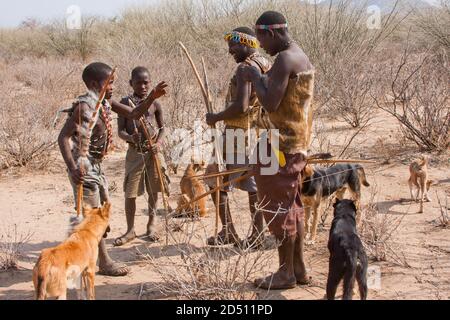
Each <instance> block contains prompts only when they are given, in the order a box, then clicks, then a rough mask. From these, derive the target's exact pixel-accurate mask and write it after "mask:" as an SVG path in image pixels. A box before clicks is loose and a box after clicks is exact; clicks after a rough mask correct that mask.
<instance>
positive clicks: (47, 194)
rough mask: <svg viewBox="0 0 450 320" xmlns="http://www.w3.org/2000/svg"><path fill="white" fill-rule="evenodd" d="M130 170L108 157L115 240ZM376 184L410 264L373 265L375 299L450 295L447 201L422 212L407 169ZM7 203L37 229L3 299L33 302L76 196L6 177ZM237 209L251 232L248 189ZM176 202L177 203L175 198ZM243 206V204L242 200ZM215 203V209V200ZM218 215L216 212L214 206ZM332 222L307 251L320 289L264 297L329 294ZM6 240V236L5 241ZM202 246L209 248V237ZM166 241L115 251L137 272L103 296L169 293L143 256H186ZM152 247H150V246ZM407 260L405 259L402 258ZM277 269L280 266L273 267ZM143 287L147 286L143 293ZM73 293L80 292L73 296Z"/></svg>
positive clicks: (375, 178)
mask: <svg viewBox="0 0 450 320" xmlns="http://www.w3.org/2000/svg"><path fill="white" fill-rule="evenodd" d="M122 167H123V154H116V155H113V156H111V157H110V158H109V159H108V160H107V161H106V162H105V168H106V171H107V175H108V176H109V177H110V183H111V184H112V185H115V186H116V190H114V191H113V192H112V203H113V208H114V214H113V217H112V221H111V225H112V228H113V232H112V234H111V237H110V239H109V240H108V244H109V246H111V245H112V241H113V240H112V239H114V237H117V236H119V235H120V234H121V233H122V232H123V231H124V230H125V217H124V214H123V209H122V206H123V199H122V192H121V190H122V187H121V186H122V174H123V173H122V172H123V170H122ZM367 171H368V177H369V181H370V182H371V183H372V184H373V185H376V186H377V187H378V188H379V193H378V197H377V199H376V201H377V202H378V206H379V208H380V209H381V214H382V213H383V211H384V214H389V215H403V214H406V215H405V216H404V218H403V221H402V224H401V226H400V227H399V228H398V229H397V231H396V233H395V235H394V238H395V243H396V244H397V245H396V247H398V252H397V253H398V256H399V257H403V256H404V260H405V261H406V263H407V264H408V265H409V267H406V266H401V265H400V264H401V263H394V262H395V261H390V262H382V263H371V266H372V267H378V268H379V270H380V271H381V287H380V288H379V289H378V290H371V291H370V295H369V297H370V299H405V298H407V299H438V298H440V299H449V298H450V230H449V229H442V228H439V227H437V226H436V225H437V219H438V217H439V206H438V204H437V201H436V194H435V192H433V193H432V199H433V202H432V203H429V204H426V212H425V214H416V213H415V212H417V210H418V205H417V204H410V203H403V204H402V203H401V202H400V201H398V199H401V198H407V196H408V193H409V192H408V189H407V187H406V185H405V183H404V182H405V181H406V179H407V174H406V173H407V166H405V165H390V166H385V167H381V168H380V167H372V168H370V167H369V168H368V170H367ZM431 172H432V176H433V177H435V178H438V177H440V179H439V180H440V183H439V185H438V186H436V187H435V191H438V193H439V194H440V195H445V194H447V195H449V193H450V182H449V179H448V171H446V170H444V169H436V168H433V169H432V170H431ZM172 180H173V181H172V183H173V185H172V189H173V190H177V188H176V186H177V185H178V182H179V177H176V178H173V179H172ZM0 190H1V192H0V203H2V209H1V212H0V219H1V220H2V227H3V229H5V228H6V229H8V228H9V230H11V226H12V225H14V224H16V225H17V230H18V233H19V234H27V233H32V236H31V239H30V241H29V242H28V243H27V244H26V245H25V246H24V247H23V248H22V252H23V256H22V258H21V259H20V270H18V271H9V272H0V299H32V298H33V286H32V282H31V269H32V267H33V265H34V263H35V261H36V259H37V257H38V256H39V254H40V251H41V250H42V249H43V248H47V247H51V246H54V245H56V244H58V243H59V242H60V241H61V240H63V239H64V237H65V234H66V230H67V224H68V219H69V215H70V214H71V213H72V209H71V207H72V202H71V201H72V194H71V190H70V188H69V184H68V181H67V178H66V176H65V175H63V174H47V175H38V176H33V177H31V176H29V175H26V176H23V177H4V178H2V179H1V180H0ZM368 194H369V192H368V191H367V189H366V191H365V192H364V197H363V202H364V201H367V197H368ZM233 199H234V201H232V203H233V207H232V210H233V211H232V212H233V214H234V216H236V217H237V218H236V220H237V221H240V224H239V225H240V229H239V232H240V233H241V234H244V233H246V230H247V228H248V226H249V222H250V221H249V217H248V214H247V211H246V210H245V207H246V205H247V204H246V197H245V194H243V193H240V192H238V193H236V194H235V195H234V196H233ZM173 200H176V199H172V204H173V205H174V206H175V203H174V201H173ZM237 203H240V205H239V206H240V207H239V208H237V207H236V204H237ZM208 205H209V207H210V208H213V206H212V203H211V202H209V204H208ZM211 211H212V212H213V210H211ZM146 220H147V217H146V212H145V199H143V198H141V199H139V201H138V217H137V220H136V225H137V232H138V233H141V234H143V233H144V231H145V225H146ZM195 223H199V224H201V225H204V226H205V227H206V230H212V228H213V224H214V218H213V217H212V216H210V217H208V218H206V219H204V220H203V221H201V222H195ZM329 225H330V219H328V220H327V223H326V225H325V230H323V231H321V232H320V234H319V240H318V242H317V243H316V244H315V245H314V246H311V247H308V248H307V249H306V259H307V266H308V268H309V270H310V274H311V276H312V277H313V279H314V286H312V287H307V288H296V289H293V290H287V291H282V292H271V293H269V294H268V295H267V294H266V293H265V292H262V291H261V292H259V295H260V296H261V297H266V296H267V297H269V298H272V299H321V298H322V297H323V296H324V294H325V285H326V277H327V268H328V251H327V249H326V241H327V238H328V228H329ZM158 230H159V232H160V233H161V234H163V231H164V229H163V223H162V221H160V222H159V223H158ZM2 241H4V240H3V239H2ZM195 245H197V246H199V247H201V246H203V245H204V239H203V243H202V241H201V240H199V241H197V242H196V243H195ZM163 248H164V243H163V242H161V243H158V244H152V245H148V244H147V243H145V242H143V241H141V240H137V241H136V242H133V243H131V244H129V245H127V246H125V247H122V248H113V249H112V250H111V253H112V255H113V257H114V258H116V259H118V260H121V261H124V262H126V263H127V264H128V265H129V266H130V267H131V270H132V273H131V274H130V275H129V276H127V277H124V278H107V277H102V276H98V277H97V278H96V287H97V298H98V299H137V298H138V297H139V295H140V293H141V294H142V292H144V294H143V295H142V297H141V298H142V299H160V298H161V299H162V298H164V297H163V296H162V295H161V294H160V293H159V292H158V290H156V288H155V284H156V283H158V281H161V279H160V278H159V277H158V274H157V273H156V272H155V271H154V270H153V268H152V267H151V266H150V265H149V264H148V263H146V262H145V261H142V258H141V257H140V256H139V255H138V254H137V249H139V250H140V251H141V252H143V251H145V252H149V253H150V254H151V255H152V256H153V257H154V258H155V259H156V260H157V261H161V263H163V262H164V259H167V257H168V256H171V257H174V256H176V255H178V252H177V250H176V249H175V248H170V249H169V250H162V249H163ZM147 250H148V251H147ZM270 250H271V252H272V253H273V254H271V259H272V260H273V261H270V264H272V265H273V266H276V265H277V261H276V254H275V249H274V248H272V249H270ZM397 262H399V261H397ZM272 269H273V268H272ZM142 289H145V290H144V291H142ZM71 297H72V298H73V295H72V296H71Z"/></svg>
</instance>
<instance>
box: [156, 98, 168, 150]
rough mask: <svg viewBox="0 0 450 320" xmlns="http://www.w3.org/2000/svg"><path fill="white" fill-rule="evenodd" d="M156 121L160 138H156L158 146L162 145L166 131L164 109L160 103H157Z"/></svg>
mask: <svg viewBox="0 0 450 320" xmlns="http://www.w3.org/2000/svg"><path fill="white" fill-rule="evenodd" d="M155 119H156V124H157V125H158V137H157V138H156V144H160V143H161V142H162V140H163V139H164V136H165V133H166V129H165V128H164V114H163V108H162V107H161V105H160V104H159V103H158V102H155Z"/></svg>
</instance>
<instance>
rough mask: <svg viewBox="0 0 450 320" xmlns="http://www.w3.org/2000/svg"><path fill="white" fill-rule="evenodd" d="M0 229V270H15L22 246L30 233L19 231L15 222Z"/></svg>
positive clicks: (30, 235) (29, 236) (28, 238)
mask: <svg viewBox="0 0 450 320" xmlns="http://www.w3.org/2000/svg"><path fill="white" fill-rule="evenodd" d="M0 231H1V232H0V271H8V270H15V269H17V268H18V262H19V258H20V256H21V254H22V253H21V251H22V248H23V246H24V245H25V244H27V243H28V242H29V241H30V239H31V237H32V234H31V233H29V232H28V233H20V232H19V231H18V229H17V224H14V225H7V226H5V227H4V228H2V229H0Z"/></svg>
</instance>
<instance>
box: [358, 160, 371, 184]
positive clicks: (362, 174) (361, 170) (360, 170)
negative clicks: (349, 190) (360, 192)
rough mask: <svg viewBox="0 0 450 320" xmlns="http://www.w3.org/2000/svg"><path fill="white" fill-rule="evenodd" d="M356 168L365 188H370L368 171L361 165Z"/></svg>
mask: <svg viewBox="0 0 450 320" xmlns="http://www.w3.org/2000/svg"><path fill="white" fill-rule="evenodd" d="M356 168H357V170H358V176H359V179H360V181H361V183H362V184H363V186H365V187H370V183H369V182H368V181H367V176H366V171H365V170H364V168H363V167H362V166H360V165H357V166H356Z"/></svg>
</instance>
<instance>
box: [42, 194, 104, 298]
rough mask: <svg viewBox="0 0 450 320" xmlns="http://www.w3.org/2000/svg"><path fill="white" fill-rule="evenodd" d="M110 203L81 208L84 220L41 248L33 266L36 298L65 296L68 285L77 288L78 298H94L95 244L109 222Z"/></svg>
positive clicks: (96, 253) (96, 244)
mask: <svg viewBox="0 0 450 320" xmlns="http://www.w3.org/2000/svg"><path fill="white" fill-rule="evenodd" d="M110 210H111V204H109V203H107V204H105V205H104V206H103V208H99V209H84V210H83V216H84V220H83V221H82V222H81V224H80V225H78V226H77V227H76V228H75V231H74V232H73V233H72V235H71V236H70V237H69V238H68V239H67V240H66V241H64V242H63V243H62V244H60V245H59V246H57V247H55V248H50V249H45V250H43V251H42V253H41V256H40V257H39V260H38V261H37V263H36V265H35V267H34V269H33V284H34V288H35V293H36V299H37V300H45V299H47V298H52V297H56V298H58V300H66V298H67V289H79V290H80V291H81V295H80V291H79V292H78V298H79V299H81V298H84V297H82V295H83V284H84V286H85V288H86V293H87V298H88V299H89V300H94V299H95V288H94V284H95V281H94V280H95V269H96V265H97V258H98V244H99V242H100V240H101V239H102V237H103V235H104V234H105V232H106V229H107V228H108V225H109V215H110Z"/></svg>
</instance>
